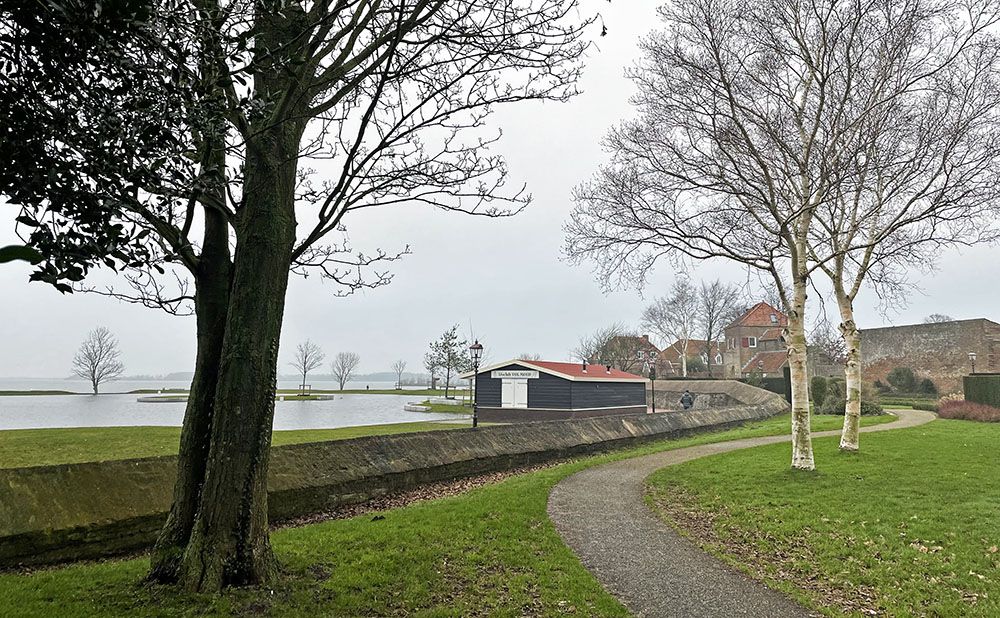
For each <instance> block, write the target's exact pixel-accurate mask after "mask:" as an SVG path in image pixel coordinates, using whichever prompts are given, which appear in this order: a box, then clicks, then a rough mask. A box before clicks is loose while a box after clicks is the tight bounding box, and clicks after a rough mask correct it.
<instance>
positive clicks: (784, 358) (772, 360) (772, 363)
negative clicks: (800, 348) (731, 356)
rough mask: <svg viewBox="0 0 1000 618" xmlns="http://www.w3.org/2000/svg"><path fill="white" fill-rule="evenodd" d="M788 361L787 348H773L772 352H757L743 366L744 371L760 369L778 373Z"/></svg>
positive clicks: (764, 371)
mask: <svg viewBox="0 0 1000 618" xmlns="http://www.w3.org/2000/svg"><path fill="white" fill-rule="evenodd" d="M787 362H788V352H787V351H786V350H773V351H770V352H757V353H756V354H754V356H753V358H751V359H750V360H749V361H748V362H747V364H746V365H744V366H743V373H748V372H751V371H760V372H761V373H778V372H779V371H781V368H782V367H784V366H785V363H787Z"/></svg>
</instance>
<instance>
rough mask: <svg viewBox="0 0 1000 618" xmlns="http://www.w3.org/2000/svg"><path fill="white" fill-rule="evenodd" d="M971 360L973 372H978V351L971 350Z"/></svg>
mask: <svg viewBox="0 0 1000 618" xmlns="http://www.w3.org/2000/svg"><path fill="white" fill-rule="evenodd" d="M969 361H970V362H971V363H972V373H976V353H975V352H969Z"/></svg>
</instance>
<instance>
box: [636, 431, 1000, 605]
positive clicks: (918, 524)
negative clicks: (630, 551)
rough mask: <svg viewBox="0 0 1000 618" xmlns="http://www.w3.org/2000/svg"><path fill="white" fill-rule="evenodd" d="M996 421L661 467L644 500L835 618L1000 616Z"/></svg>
mask: <svg viewBox="0 0 1000 618" xmlns="http://www.w3.org/2000/svg"><path fill="white" fill-rule="evenodd" d="M998 441H1000V426H997V425H985V424H980V423H973V422H968V421H948V420H938V421H935V422H933V423H931V424H929V425H925V426H922V427H917V428H913V429H908V430H901V431H894V432H886V433H879V434H868V435H865V436H863V437H862V441H861V445H862V446H861V447H862V452H861V453H860V454H858V455H848V454H842V453H840V452H839V451H838V448H837V441H836V439H829V438H827V439H819V440H816V442H815V444H814V446H815V451H816V460H817V461H818V462H819V466H820V467H819V470H818V471H817V472H816V473H812V474H802V473H798V474H796V473H792V472H791V471H790V470H789V469H788V467H787V465H786V464H787V462H786V461H785V460H786V459H787V457H785V456H784V455H785V453H786V451H787V445H777V446H765V447H760V448H754V449H748V450H745V451H736V452H732V453H726V454H723V455H718V456H713V457H708V458H704V459H700V460H696V461H692V462H689V463H686V464H682V465H679V466H672V467H670V468H666V469H664V470H662V471H660V472H658V473H657V474H655V475H653V476H651V477H650V479H649V492H650V493H649V498H650V501H651V502H652V503H653V504H655V505H657V507H658V508H659V509H660V512H661V514H662V515H663V516H664V518H665V519H667V521H669V522H671V523H673V524H674V525H676V526H678V527H679V529H681V530H682V531H684V532H685V533H687V534H689V535H691V536H692V537H693V538H694V539H695V540H696V541H697V542H699V543H700V544H701V545H702V546H703V547H705V548H706V549H708V550H709V551H711V552H713V553H715V554H716V555H718V556H720V557H721V558H722V559H724V560H726V561H728V562H730V563H731V564H734V565H736V566H738V567H740V568H741V569H743V570H745V571H747V572H749V573H751V574H753V575H755V576H757V577H758V578H762V579H764V580H765V581H767V582H768V583H769V584H770V585H772V586H774V587H776V588H779V589H781V590H784V591H786V592H788V593H789V594H791V595H793V596H795V597H796V598H798V599H799V600H800V601H802V602H803V603H805V604H806V605H808V606H810V607H812V608H814V609H816V610H817V611H820V612H822V613H824V614H826V615H830V616H841V615H890V616H998V615H1000V552H998V549H997V547H998V546H1000V530H998V528H997V525H996V522H997V521H1000V463H998V460H997V457H996V444H997V442H998Z"/></svg>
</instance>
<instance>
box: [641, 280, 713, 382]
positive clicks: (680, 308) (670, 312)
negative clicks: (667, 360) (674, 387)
mask: <svg viewBox="0 0 1000 618" xmlns="http://www.w3.org/2000/svg"><path fill="white" fill-rule="evenodd" d="M698 301H699V298H698V289H697V288H696V287H695V286H694V284H692V283H691V280H690V279H688V278H687V277H678V278H677V279H675V280H674V283H673V285H672V286H671V288H670V292H669V294H667V295H666V296H662V297H660V298H657V299H655V300H654V301H653V302H652V304H650V305H649V306H647V307H646V308H645V309H644V310H643V312H642V327H643V328H645V329H648V330H650V331H652V332H653V333H655V334H656V335H657V336H658V337H659V338H660V339H661V340H662V342H663V345H664V347H665V348H666V347H669V346H676V347H677V352H678V353H679V354H680V358H681V375H682V376H684V377H687V370H688V362H687V361H688V354H689V352H690V350H689V349H688V347H689V345H688V344H689V342H690V341H691V339H694V337H695V330H696V329H697V325H698V308H699V302H698Z"/></svg>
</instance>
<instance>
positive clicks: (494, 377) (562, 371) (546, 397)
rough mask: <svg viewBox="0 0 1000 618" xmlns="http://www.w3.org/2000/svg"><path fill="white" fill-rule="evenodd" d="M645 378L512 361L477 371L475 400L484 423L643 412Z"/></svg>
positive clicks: (605, 369) (596, 367) (576, 366)
mask: <svg viewBox="0 0 1000 618" xmlns="http://www.w3.org/2000/svg"><path fill="white" fill-rule="evenodd" d="M472 376H473V374H472V372H469V373H467V374H464V375H463V376H462V377H463V378H466V379H469V378H472ZM646 382H647V380H646V379H645V378H643V377H641V376H637V375H634V374H631V373H626V372H624V371H620V370H618V369H615V368H614V367H611V368H608V367H606V366H604V365H587V364H583V363H559V362H552V361H522V360H511V361H507V362H504V363H498V364H495V365H490V366H488V367H483V368H481V369H480V370H479V374H478V376H477V379H476V382H475V384H476V401H477V403H478V405H479V418H480V420H482V421H486V422H489V421H496V422H516V421H546V420H557V419H567V418H584V417H589V416H608V415H612V414H645V413H646Z"/></svg>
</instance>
